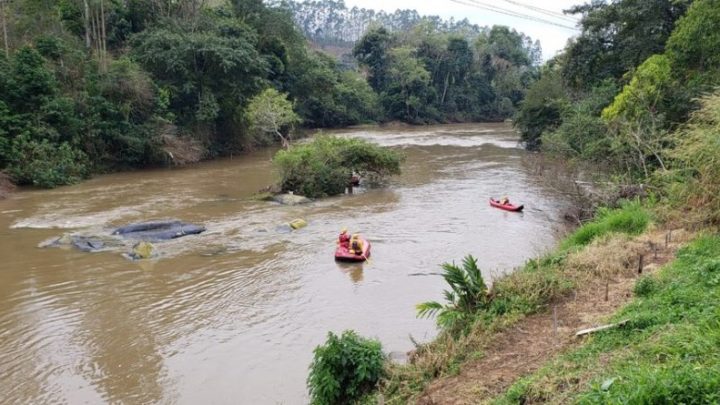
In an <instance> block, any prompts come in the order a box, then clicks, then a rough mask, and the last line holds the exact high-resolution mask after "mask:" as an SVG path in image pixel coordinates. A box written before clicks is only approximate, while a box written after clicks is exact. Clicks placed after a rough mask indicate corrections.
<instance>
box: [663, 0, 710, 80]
mask: <svg viewBox="0 0 720 405" xmlns="http://www.w3.org/2000/svg"><path fill="white" fill-rule="evenodd" d="M718 21H720V6H719V5H718V2H717V1H716V0H696V1H694V2H693V3H692V5H691V6H690V8H689V9H688V11H687V14H686V15H685V16H684V17H683V18H681V19H680V20H679V21H678V22H677V28H676V29H675V31H673V34H672V36H671V37H670V38H669V39H668V43H667V55H668V57H669V59H670V60H671V62H672V64H673V66H674V68H675V69H677V70H680V69H681V73H680V72H678V74H677V75H678V77H679V78H680V80H682V81H683V82H684V83H687V85H688V87H690V88H691V89H692V92H693V93H694V94H699V93H700V92H702V91H706V90H709V89H711V88H712V87H713V86H715V85H717V84H718V83H720V70H718V68H717V67H718V66H720V54H718V52H717V50H718V47H720V32H718V30H717V29H715V28H716V27H717V23H718Z"/></svg>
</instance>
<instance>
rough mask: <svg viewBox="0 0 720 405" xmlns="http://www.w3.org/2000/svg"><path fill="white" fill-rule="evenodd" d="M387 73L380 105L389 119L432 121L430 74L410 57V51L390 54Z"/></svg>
mask: <svg viewBox="0 0 720 405" xmlns="http://www.w3.org/2000/svg"><path fill="white" fill-rule="evenodd" d="M391 55H392V62H391V64H390V68H389V70H388V78H389V82H388V86H387V88H386V89H385V91H384V92H383V103H384V104H385V109H386V111H387V113H388V115H389V116H391V117H393V118H397V119H401V120H403V121H406V122H414V123H420V122H426V121H434V120H436V119H437V118H438V114H437V113H436V112H435V111H433V109H432V107H430V106H431V105H432V104H433V101H434V99H435V91H434V89H433V88H432V86H431V85H430V73H428V71H427V70H425V68H424V67H423V65H422V64H421V63H420V61H419V60H418V59H417V58H415V57H414V56H413V50H412V49H410V48H397V49H393V51H392V54H391Z"/></svg>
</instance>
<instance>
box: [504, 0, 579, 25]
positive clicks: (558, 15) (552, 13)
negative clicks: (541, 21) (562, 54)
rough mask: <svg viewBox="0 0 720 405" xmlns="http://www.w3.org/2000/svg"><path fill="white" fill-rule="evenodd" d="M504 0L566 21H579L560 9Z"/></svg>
mask: <svg viewBox="0 0 720 405" xmlns="http://www.w3.org/2000/svg"><path fill="white" fill-rule="evenodd" d="M503 1H504V2H506V3H510V4H514V5H516V6H519V7H523V8H526V9H528V10H532V11H535V12H538V13H541V14H545V15H547V16H550V17H555V18H558V19H561V20H565V21H568V22H572V23H576V22H578V21H577V19H575V18H573V17H570V16H568V15H566V14H563V13H561V12H558V11H554V10H548V9H546V8H542V7H537V6H533V5H530V4H525V3H521V2H519V1H515V0H503Z"/></svg>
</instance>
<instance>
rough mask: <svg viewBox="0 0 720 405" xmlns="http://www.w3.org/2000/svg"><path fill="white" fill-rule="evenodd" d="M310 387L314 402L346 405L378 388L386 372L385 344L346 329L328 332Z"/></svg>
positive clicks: (318, 349) (317, 354) (313, 365)
mask: <svg viewBox="0 0 720 405" xmlns="http://www.w3.org/2000/svg"><path fill="white" fill-rule="evenodd" d="M314 353H315V356H314V358H313V361H312V363H311V364H310V375H309V376H308V380H307V383H308V388H309V389H310V396H311V398H312V403H313V404H318V405H331V404H346V403H349V402H352V401H355V400H357V399H359V398H360V397H361V396H362V395H363V394H365V393H367V392H369V391H370V390H372V389H373V388H374V387H375V384H377V382H378V380H379V379H380V378H381V377H382V376H383V373H384V368H383V367H384V360H385V358H384V356H383V353H382V346H381V345H380V342H378V341H377V340H372V339H367V338H363V337H361V336H358V335H357V334H356V333H355V332H354V331H352V330H346V331H344V332H343V333H342V336H339V337H338V336H337V335H335V334H333V333H332V332H329V333H328V339H327V342H326V343H325V344H324V345H322V346H318V347H316V348H315V351H314Z"/></svg>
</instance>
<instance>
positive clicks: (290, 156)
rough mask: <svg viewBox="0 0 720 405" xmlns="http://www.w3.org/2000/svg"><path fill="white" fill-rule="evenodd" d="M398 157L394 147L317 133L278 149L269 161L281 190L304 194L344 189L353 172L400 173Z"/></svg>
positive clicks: (341, 190) (334, 193) (335, 191)
mask: <svg viewBox="0 0 720 405" xmlns="http://www.w3.org/2000/svg"><path fill="white" fill-rule="evenodd" d="M401 162H402V157H401V156H400V155H399V154H398V153H397V152H395V151H393V150H390V149H387V148H383V147H380V146H378V145H375V144H372V143H370V142H367V141H364V140H361V139H351V138H337V137H332V136H318V137H317V138H315V139H314V140H313V141H312V142H310V143H307V144H303V145H299V146H295V147H293V148H291V149H289V150H282V151H279V152H278V153H277V154H276V155H275V157H274V159H273V163H274V164H275V166H276V167H277V168H278V169H279V171H280V175H281V180H280V188H281V189H282V191H293V192H295V193H298V194H302V195H304V196H307V197H311V198H315V197H323V196H330V195H336V194H342V193H344V192H345V187H346V186H347V185H348V182H349V181H350V178H351V177H352V174H353V172H355V173H358V174H360V175H361V176H367V175H371V176H376V177H384V176H388V175H393V174H399V173H400V163H401Z"/></svg>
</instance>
